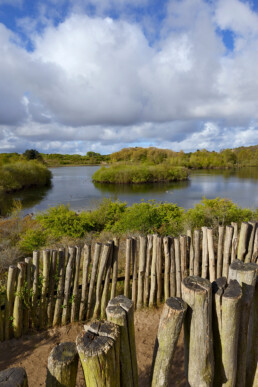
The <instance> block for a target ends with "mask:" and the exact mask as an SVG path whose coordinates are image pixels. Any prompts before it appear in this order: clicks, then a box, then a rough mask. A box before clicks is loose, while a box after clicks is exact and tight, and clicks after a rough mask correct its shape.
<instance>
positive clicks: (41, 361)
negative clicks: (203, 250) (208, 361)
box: [0, 308, 185, 387]
mask: <svg viewBox="0 0 258 387" xmlns="http://www.w3.org/2000/svg"><path fill="white" fill-rule="evenodd" d="M161 311H162V308H157V309H143V310H141V311H138V312H136V313H135V339H136V348H137V360H138V370H139V382H140V383H139V384H140V386H141V387H147V386H149V385H150V373H151V363H152V354H153V348H154V343H155V338H156V334H157V330H158V324H159V318H160V314H161ZM82 329H83V325H82V324H79V323H76V324H72V325H67V326H65V327H61V328H54V329H49V330H47V331H44V332H38V333H34V334H33V333H32V334H30V335H26V336H23V337H22V338H21V339H18V340H17V339H12V340H9V341H6V342H3V343H0V370H4V369H6V368H9V367H17V366H20V367H24V368H25V369H26V372H27V375H28V379H29V386H30V387H31V386H33V387H37V386H45V380H46V368H47V359H48V356H49V353H50V352H51V350H52V348H53V347H54V346H55V345H57V344H58V343H61V342H64V341H74V340H75V339H76V336H77V335H78V334H79V333H80V332H81V330H82ZM183 363H184V351H183V335H182V332H181V335H180V338H179V343H178V346H177V350H176V353H175V356H174V360H173V365H172V369H171V377H170V383H169V385H170V386H171V387H173V386H180V387H181V386H185V376H184V364H183ZM76 385H77V387H84V386H85V382H84V377H83V372H82V368H81V365H80V364H79V370H78V376H77V384H76Z"/></svg>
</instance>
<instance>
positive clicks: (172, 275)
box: [170, 238, 176, 297]
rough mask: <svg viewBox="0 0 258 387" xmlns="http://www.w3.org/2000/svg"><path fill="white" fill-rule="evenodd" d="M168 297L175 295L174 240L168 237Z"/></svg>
mask: <svg viewBox="0 0 258 387" xmlns="http://www.w3.org/2000/svg"><path fill="white" fill-rule="evenodd" d="M170 261H171V265H170V297H176V262H175V248H174V240H173V239H172V238H170Z"/></svg>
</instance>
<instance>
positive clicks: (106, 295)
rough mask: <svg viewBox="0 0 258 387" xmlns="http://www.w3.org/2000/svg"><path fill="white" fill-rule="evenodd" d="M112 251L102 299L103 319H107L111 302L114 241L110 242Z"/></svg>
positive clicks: (108, 261)
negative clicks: (109, 302)
mask: <svg viewBox="0 0 258 387" xmlns="http://www.w3.org/2000/svg"><path fill="white" fill-rule="evenodd" d="M109 244H110V251H109V257H108V260H107V266H106V276H105V282H104V287H103V293H102V297H101V319H104V318H106V307H107V304H108V300H109V287H110V286H109V285H110V273H111V268H112V256H113V248H114V241H110V242H109Z"/></svg>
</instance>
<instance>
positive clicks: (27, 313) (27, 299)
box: [23, 257, 31, 333]
mask: <svg viewBox="0 0 258 387" xmlns="http://www.w3.org/2000/svg"><path fill="white" fill-rule="evenodd" d="M24 261H25V263H26V274H25V294H24V311H23V333H27V332H28V330H29V323H30V322H29V318H30V309H31V300H30V291H31V257H27V258H25V260H24Z"/></svg>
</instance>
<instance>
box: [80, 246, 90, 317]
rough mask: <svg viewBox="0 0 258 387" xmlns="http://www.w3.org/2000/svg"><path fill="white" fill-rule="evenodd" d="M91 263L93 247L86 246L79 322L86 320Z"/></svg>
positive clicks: (84, 249)
mask: <svg viewBox="0 0 258 387" xmlns="http://www.w3.org/2000/svg"><path fill="white" fill-rule="evenodd" d="M90 261H91V245H89V244H85V245H84V248H83V266H82V295H81V303H80V311H79V321H83V320H85V317H86V314H87V289H88V276H89V266H90Z"/></svg>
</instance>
